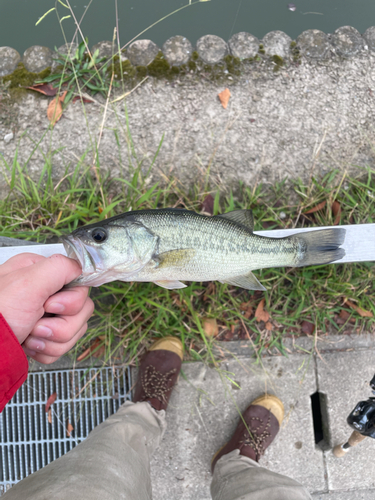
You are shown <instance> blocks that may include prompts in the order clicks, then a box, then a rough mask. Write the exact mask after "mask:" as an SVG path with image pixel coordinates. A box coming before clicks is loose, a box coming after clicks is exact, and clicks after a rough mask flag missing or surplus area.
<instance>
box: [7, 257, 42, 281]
mask: <svg viewBox="0 0 375 500" xmlns="http://www.w3.org/2000/svg"><path fill="white" fill-rule="evenodd" d="M44 259H45V257H43V256H42V255H37V254H36V253H28V252H25V253H20V254H18V255H15V256H14V257H11V258H10V259H8V260H7V261H6V262H4V264H1V266H0V276H3V275H4V274H8V273H11V272H12V271H16V270H17V269H21V268H23V267H28V266H32V265H33V264H36V263H37V262H39V261H40V260H44Z"/></svg>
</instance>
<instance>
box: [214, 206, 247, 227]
mask: <svg viewBox="0 0 375 500" xmlns="http://www.w3.org/2000/svg"><path fill="white" fill-rule="evenodd" d="M215 217H221V218H222V219H229V220H231V221H232V222H237V224H241V225H242V226H245V227H246V228H247V229H250V231H253V230H254V217H253V211H252V210H233V211H232V212H227V213H226V214H220V215H216V216H215Z"/></svg>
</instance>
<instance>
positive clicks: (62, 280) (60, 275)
mask: <svg viewBox="0 0 375 500" xmlns="http://www.w3.org/2000/svg"><path fill="white" fill-rule="evenodd" d="M81 273H82V269H81V266H80V265H79V264H78V262H77V261H75V260H73V259H69V258H68V257H65V256H64V255H62V254H54V255H51V257H47V258H46V259H43V260H39V261H38V262H36V263H35V264H34V265H32V266H29V267H27V268H26V269H21V270H19V272H18V276H17V271H16V272H15V273H14V274H15V278H16V277H18V278H19V279H20V281H21V282H22V281H23V282H24V286H25V287H28V288H30V284H31V283H32V285H33V294H34V295H35V296H37V297H45V300H47V298H48V297H50V296H51V295H53V294H54V293H56V292H58V291H59V290H61V288H62V287H63V286H64V285H66V284H68V283H70V282H71V281H73V280H74V279H75V278H77V277H78V276H79V275H80V274H81ZM21 284H22V283H21Z"/></svg>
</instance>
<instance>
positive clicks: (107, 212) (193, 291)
mask: <svg viewBox="0 0 375 500" xmlns="http://www.w3.org/2000/svg"><path fill="white" fill-rule="evenodd" d="M36 147H37V146H36ZM130 147H131V142H130ZM156 155H157V152H155V156H156ZM52 160H53V155H51V156H50V157H45V164H44V168H43V171H42V173H41V175H40V178H39V179H37V180H33V179H32V178H31V177H30V175H29V174H28V170H27V162H26V163H25V165H20V164H19V162H18V160H17V155H16V156H15V158H14V162H13V164H12V165H8V164H5V163H4V162H3V167H4V168H3V170H4V173H5V175H6V178H7V182H8V185H9V195H8V196H7V198H6V199H4V200H2V201H1V202H0V232H1V234H2V235H4V236H12V237H18V238H23V239H33V240H34V241H46V240H48V239H49V238H51V237H55V238H56V237H58V236H61V235H62V234H66V233H69V232H70V231H72V230H73V229H75V228H76V227H78V226H80V225H83V224H86V223H88V222H93V221H98V220H101V219H103V218H105V217H110V216H112V215H115V214H119V213H121V212H124V211H127V210H129V209H132V210H134V209H143V208H158V207H168V206H169V207H171V206H179V207H186V208H188V209H192V210H196V211H201V207H202V202H203V201H204V199H205V198H206V196H207V195H208V194H211V195H212V196H213V197H214V199H215V203H214V211H215V213H221V212H227V211H230V210H233V209H239V208H252V210H253V212H254V218H255V229H258V230H260V229H263V228H264V227H267V228H283V227H285V228H288V227H294V226H297V227H303V226H308V225H312V224H313V225H317V226H319V225H330V224H333V222H334V218H335V217H334V215H333V214H332V209H331V207H332V203H333V202H334V201H335V200H336V201H337V202H339V204H340V206H341V209H342V214H341V221H340V223H341V224H349V223H365V222H367V223H368V222H374V214H375V171H374V170H371V169H367V170H363V172H362V175H360V176H359V177H358V178H350V177H348V176H345V177H344V178H341V177H340V176H339V173H338V171H332V172H331V173H330V174H327V175H326V176H325V177H324V178H323V179H320V180H317V179H312V181H311V183H310V184H309V185H305V184H304V183H302V182H296V183H295V184H294V185H293V186H292V187H290V186H289V187H287V186H286V183H285V182H281V183H278V184H276V185H275V186H273V187H272V188H271V189H270V188H267V189H266V188H265V187H264V186H262V185H258V186H256V187H255V188H253V189H250V188H249V187H246V186H245V185H243V184H241V183H239V184H238V185H237V186H234V188H233V191H228V190H227V189H226V187H225V186H216V187H215V189H214V190H213V191H212V192H211V191H210V178H209V176H206V177H205V178H202V179H201V181H200V182H199V183H197V184H196V185H195V186H194V187H191V188H190V189H188V188H185V187H184V186H182V185H181V184H180V183H179V181H178V180H177V179H172V180H170V181H169V182H168V183H167V184H158V183H155V184H149V183H148V182H147V173H146V174H144V175H142V173H141V168H139V163H140V162H139V163H137V162H138V160H137V159H135V166H134V168H133V170H132V172H131V175H130V176H127V178H129V179H130V180H129V181H128V180H126V179H125V176H124V177H123V178H110V177H109V176H105V177H101V176H99V177H100V182H99V181H98V175H99V174H98V172H100V165H96V168H95V169H93V168H92V167H91V168H90V167H87V166H85V157H82V158H81V160H80V161H79V162H78V163H77V165H76V166H75V169H74V170H73V171H70V172H69V171H68V170H67V171H66V175H65V176H64V180H63V181H62V182H61V181H59V182H56V181H54V180H53V176H52V166H51V165H52ZM0 163H1V162H0ZM151 168H152V166H151ZM322 201H326V205H325V207H324V208H323V209H322V210H320V211H318V212H315V213H314V214H311V215H303V212H305V211H306V210H308V209H309V208H312V207H314V206H316V205H317V204H318V203H320V202H322ZM255 274H256V275H257V277H258V278H259V280H260V281H261V283H262V284H264V285H265V286H266V288H267V292H264V293H263V292H252V291H247V290H243V289H240V288H236V287H232V286H229V285H225V284H221V283H218V282H214V283H192V284H191V285H190V286H188V287H187V288H186V289H182V290H175V291H169V290H165V289H162V288H160V287H157V286H156V285H154V284H152V283H121V282H113V283H110V284H107V285H103V286H101V287H99V288H98V289H92V292H91V295H92V296H93V297H94V301H95V304H96V311H95V314H94V317H93V319H92V323H91V327H90V329H89V331H88V333H87V334H86V336H85V337H84V338H83V339H82V340H81V341H80V342H79V344H78V346H77V349H76V350H75V352H74V354H73V356H78V355H79V354H80V353H81V352H82V351H84V350H85V349H86V348H87V347H89V346H90V345H92V344H93V342H94V341H95V340H96V339H99V342H97V344H95V345H96V349H97V350H98V352H99V353H100V357H101V359H102V360H103V362H105V363H111V362H122V361H129V360H130V361H131V362H134V361H135V360H136V359H137V356H138V355H139V354H140V353H142V352H143V351H144V349H145V348H146V347H147V346H148V345H149V344H150V342H151V341H152V340H153V339H155V338H158V337H161V336H168V335H176V336H178V337H180V338H181V340H182V341H183V343H184V346H185V357H186V359H193V360H203V361H206V362H210V363H215V357H214V355H213V350H212V347H213V343H214V342H217V341H220V340H231V339H234V340H236V339H249V338H250V339H251V341H252V342H253V344H254V346H255V348H256V350H257V353H258V355H261V354H262V352H263V351H264V350H265V349H269V348H271V347H277V348H278V349H279V350H280V351H281V352H284V349H283V338H285V337H286V336H299V335H301V334H303V332H302V330H301V324H302V322H304V321H305V322H308V323H311V324H313V325H315V330H314V334H317V335H324V334H326V333H331V332H337V333H343V332H345V333H360V332H362V331H363V330H364V329H366V330H370V331H373V330H374V319H373V318H361V316H359V314H358V313H357V312H356V311H354V310H353V309H350V308H348V307H347V306H345V305H344V300H345V299H349V300H350V301H351V302H353V303H355V304H356V305H358V306H360V307H361V308H362V309H364V310H366V311H370V312H372V313H373V314H374V315H375V307H374V305H373V299H372V297H373V296H374V292H375V290H374V288H375V286H374V278H375V276H374V268H373V265H372V264H370V263H363V264H344V265H326V266H314V267H306V268H299V269H290V268H287V269H284V268H277V269H265V270H262V271H258V272H256V273H255ZM262 298H264V299H265V309H266V310H267V311H268V312H269V314H270V320H269V323H268V325H265V324H264V323H263V322H258V321H257V320H256V319H255V317H254V313H255V309H256V307H257V305H258V304H259V302H260V300H261V299H262ZM251 309H252V313H251V314H250V315H249V314H247V316H248V317H245V316H244V313H245V311H246V310H247V311H249V310H251ZM342 309H345V310H347V312H348V313H349V317H348V318H347V321H346V322H345V323H344V324H339V323H338V322H337V318H338V315H339V314H340V312H341V311H342ZM205 318H215V319H216V320H217V323H218V325H219V335H218V336H217V337H216V339H213V338H211V337H208V336H206V335H205V332H204V329H203V320H204V319H205ZM341 323H342V322H341ZM267 327H268V328H267Z"/></svg>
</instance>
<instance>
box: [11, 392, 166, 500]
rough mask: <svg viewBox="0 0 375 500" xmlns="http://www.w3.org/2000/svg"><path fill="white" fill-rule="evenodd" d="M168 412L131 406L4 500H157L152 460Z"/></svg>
mask: <svg viewBox="0 0 375 500" xmlns="http://www.w3.org/2000/svg"><path fill="white" fill-rule="evenodd" d="M165 427H166V424H165V412H164V410H161V411H159V412H157V411H155V410H154V409H153V408H152V407H151V406H150V405H149V404H148V403H146V402H143V403H135V404H134V403H131V402H127V403H125V404H124V405H122V406H121V408H120V409H119V411H118V412H117V413H115V414H114V415H112V416H111V417H109V418H108V419H107V420H106V421H105V422H103V423H102V424H100V425H98V426H97V427H95V429H94V430H93V431H92V432H91V433H90V434H89V436H88V437H87V439H86V440H85V441H83V442H82V443H81V444H79V445H78V446H77V447H76V448H74V449H73V450H71V451H70V452H69V453H67V454H66V455H64V456H62V457H61V458H59V459H57V460H55V461H54V462H52V463H50V464H49V465H47V466H46V467H44V468H43V469H41V470H39V471H37V472H35V473H34V474H32V475H30V476H28V477H27V478H25V479H24V480H23V481H21V482H19V483H18V484H16V485H15V486H13V488H11V489H10V490H9V491H8V492H7V493H6V494H5V495H4V500H25V499H27V500H74V499H79V500H114V499H115V500H151V498H152V491H151V480H150V458H151V455H152V454H153V452H154V450H155V449H156V448H157V447H158V446H159V444H160V441H161V439H162V437H163V434H164V432H165Z"/></svg>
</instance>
